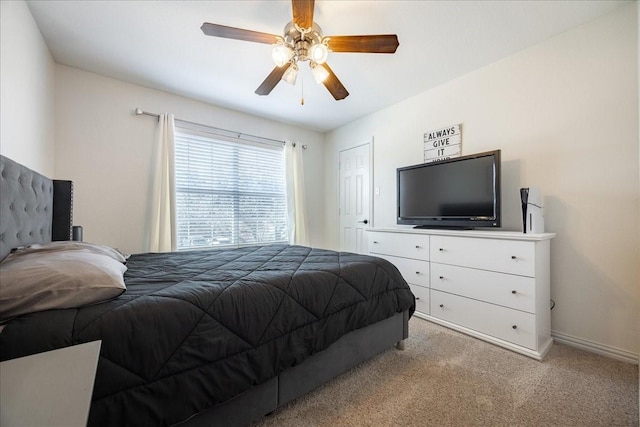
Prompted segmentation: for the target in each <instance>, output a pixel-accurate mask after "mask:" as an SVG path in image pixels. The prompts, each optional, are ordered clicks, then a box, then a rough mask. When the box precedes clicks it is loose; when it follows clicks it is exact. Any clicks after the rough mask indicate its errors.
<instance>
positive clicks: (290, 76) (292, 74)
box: [282, 64, 298, 85]
mask: <svg viewBox="0 0 640 427" xmlns="http://www.w3.org/2000/svg"><path fill="white" fill-rule="evenodd" d="M297 77H298V65H297V64H291V66H290V67H289V68H287V71H285V72H284V74H283V75H282V80H284V81H285V82H287V83H289V84H290V85H294V84H296V78H297Z"/></svg>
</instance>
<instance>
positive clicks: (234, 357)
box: [0, 157, 415, 426]
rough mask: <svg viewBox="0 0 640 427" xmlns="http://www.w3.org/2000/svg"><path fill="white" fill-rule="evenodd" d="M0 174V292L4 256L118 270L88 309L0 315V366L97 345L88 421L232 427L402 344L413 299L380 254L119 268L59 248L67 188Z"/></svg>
mask: <svg viewBox="0 0 640 427" xmlns="http://www.w3.org/2000/svg"><path fill="white" fill-rule="evenodd" d="M0 175H1V181H0V185H1V186H0V202H1V203H0V259H4V260H3V261H2V263H1V264H0V274H4V276H3V281H2V284H0V286H3V287H5V291H6V290H7V286H8V285H7V284H6V283H5V280H4V278H6V277H9V275H8V274H9V273H7V272H8V271H13V272H16V271H17V272H18V273H21V270H20V268H19V267H16V265H18V266H19V265H20V263H19V262H18V261H20V262H22V265H25V264H26V265H34V264H35V262H34V261H32V260H34V259H35V260H37V263H40V262H41V260H43V259H44V258H45V256H49V255H47V254H54V255H52V256H54V257H55V256H58V257H60V256H62V257H64V259H65V262H66V259H67V258H66V257H68V256H69V254H72V255H73V256H75V255H76V254H80V256H82V257H85V256H86V257H98V255H97V254H96V253H99V255H100V256H99V257H98V258H99V259H100V260H103V259H104V262H105V263H106V264H108V265H109V266H113V267H114V268H115V270H116V271H122V273H121V274H122V278H121V280H122V282H123V284H124V285H123V287H122V289H111V288H109V290H108V291H104V290H103V289H101V290H99V291H95V290H94V289H91V291H90V292H89V293H88V295H89V297H95V296H96V292H98V293H100V292H103V291H104V292H106V293H105V294H104V295H103V296H102V297H101V299H100V300H99V301H89V302H87V301H85V300H82V301H83V303H82V304H80V305H79V306H71V307H69V306H68V305H65V306H63V307H65V308H55V307H54V308H53V309H51V308H48V307H47V306H46V305H44V306H43V305H40V306H39V308H38V310H37V311H35V312H31V311H30V310H28V309H24V306H25V304H22V308H21V309H20V310H22V311H20V310H18V311H11V310H5V313H3V317H4V318H5V320H7V319H6V317H7V316H8V317H10V320H8V322H6V325H5V328H4V329H3V330H2V332H1V333H0V360H8V359H13V358H16V357H21V356H25V355H29V354H34V353H39V352H43V351H48V350H53V349H56V348H62V347H67V346H71V345H76V344H81V343H85V342H91V341H95V340H101V341H102V346H101V350H100V358H99V361H98V368H97V373H96V378H95V384H94V390H93V396H92V403H91V408H90V412H89V421H88V425H90V426H100V425H119V426H124V425H184V426H198V425H223V426H227V425H246V424H248V423H250V422H251V421H253V420H256V419H259V418H260V417H262V416H264V415H266V414H268V413H270V412H272V411H274V410H275V409H277V408H278V407H280V406H282V405H284V404H285V403H288V402H290V401H291V400H293V399H295V398H297V397H299V396H301V395H302V394H304V393H307V392H308V391H310V390H312V389H314V388H316V387H317V386H319V385H321V384H323V383H325V382H326V381H328V380H330V379H331V378H333V377H335V376H337V375H339V374H340V373H342V372H344V371H345V370H347V369H349V368H351V367H353V366H355V365H356V364H358V363H360V362H362V361H364V360H367V359H369V358H371V357H372V356H374V355H376V354H378V353H380V352H381V351H384V350H385V349H388V348H390V347H392V346H393V345H396V344H398V345H399V347H401V346H402V342H403V340H404V339H406V338H407V337H408V320H409V317H410V316H411V315H412V313H413V310H414V308H415V300H414V297H413V295H412V294H411V291H410V290H409V287H408V285H407V284H406V282H405V281H404V280H403V279H402V276H401V275H400V273H399V272H398V270H397V269H396V268H395V267H394V266H393V265H392V264H390V263H388V262H387V261H385V260H383V259H380V258H374V257H369V256H365V255H358V254H351V253H341V252H334V251H328V250H322V249H316V248H308V247H303V246H295V245H267V246H255V247H244V248H234V249H228V250H218V249H216V250H206V251H190V252H176V253H147V254H134V255H131V256H130V257H128V258H125V257H122V259H120V258H119V256H122V255H120V254H118V253H117V251H114V252H110V251H113V249H111V248H106V247H102V246H100V245H94V244H91V243H84V242H66V243H64V242H65V241H68V240H70V239H71V235H72V233H71V224H72V199H73V197H72V195H73V192H72V183H71V182H69V181H56V180H50V179H48V178H46V177H44V176H42V175H40V174H38V173H36V172H34V171H32V170H30V169H28V168H26V167H24V166H22V165H20V164H18V163H16V162H14V161H12V160H10V159H8V158H6V157H0ZM52 241H53V242H52ZM15 248H19V249H18V250H16V249H15ZM52 248H53V249H52ZM59 252H61V253H62V255H59ZM105 258H109V260H106V259H105ZM53 259H54V261H53V262H54V263H58V264H56V265H62V264H59V261H58V260H59V259H60V258H53ZM16 260H18V261H16ZM42 262H43V263H44V261H42ZM83 262H84V259H83ZM90 262H93V258H91V259H90ZM64 265H66V264H64ZM7 266H8V267H7ZM12 266H13V267H12ZM11 268H13V270H11ZM65 268H66V267H65ZM65 272H66V270H65ZM114 275H115V276H118V274H117V273H115V274H114ZM18 277H21V276H18ZM65 280H66V279H65ZM18 282H19V284H21V283H22V282H20V281H18ZM118 286H120V285H118ZM113 287H114V288H117V286H113ZM125 289H126V290H125ZM79 293H80V291H78V294H79ZM0 294H3V292H0ZM4 294H7V292H4ZM2 298H4V295H0V300H1V299H2ZM38 303H40V301H38ZM2 304H5V302H4V301H0V312H1V311H2V307H6V305H2ZM16 304H17V305H18V306H19V304H18V303H16ZM12 307H13V306H12ZM29 307H30V306H29ZM43 307H44V308H45V309H42V308H43ZM47 308H48V309H47ZM16 313H17V314H16Z"/></svg>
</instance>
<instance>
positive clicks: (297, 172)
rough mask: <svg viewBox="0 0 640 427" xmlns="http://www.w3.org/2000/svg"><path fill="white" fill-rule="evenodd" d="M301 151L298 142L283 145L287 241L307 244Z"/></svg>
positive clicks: (300, 145)
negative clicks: (285, 179)
mask: <svg viewBox="0 0 640 427" xmlns="http://www.w3.org/2000/svg"><path fill="white" fill-rule="evenodd" d="M302 151H303V148H302V144H300V143H287V144H286V145H285V163H286V174H287V213H288V217H289V218H288V219H289V243H291V244H296V245H305V246H308V245H309V239H308V237H307V208H306V202H305V191H304V162H303V156H302Z"/></svg>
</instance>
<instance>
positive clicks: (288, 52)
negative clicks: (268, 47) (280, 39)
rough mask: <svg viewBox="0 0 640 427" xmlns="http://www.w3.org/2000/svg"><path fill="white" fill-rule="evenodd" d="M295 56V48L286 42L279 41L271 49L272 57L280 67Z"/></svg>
mask: <svg viewBox="0 0 640 427" xmlns="http://www.w3.org/2000/svg"><path fill="white" fill-rule="evenodd" d="M292 56H293V49H291V48H290V47H289V46H287V45H285V44H284V43H279V44H277V45H275V46H274V47H273V50H272V51H271V57H272V58H273V62H275V64H276V65H277V66H278V67H282V66H283V65H284V64H286V63H287V62H289V60H290V59H291V57H292Z"/></svg>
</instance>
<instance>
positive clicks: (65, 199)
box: [0, 156, 73, 260]
mask: <svg viewBox="0 0 640 427" xmlns="http://www.w3.org/2000/svg"><path fill="white" fill-rule="evenodd" d="M72 190H73V185H72V183H71V181H59V180H51V179H49V178H47V177H45V176H43V175H40V174H39V173H37V172H35V171H33V170H31V169H29V168H27V167H25V166H23V165H21V164H19V163H17V162H14V161H13V160H11V159H9V158H7V157H5V156H0V260H2V259H4V258H5V257H6V256H7V255H8V254H9V252H11V249H13V248H17V247H19V246H25V245H31V244H34V243H46V242H50V241H51V240H70V239H71V224H72V202H73V197H72V196H73V191H72Z"/></svg>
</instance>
